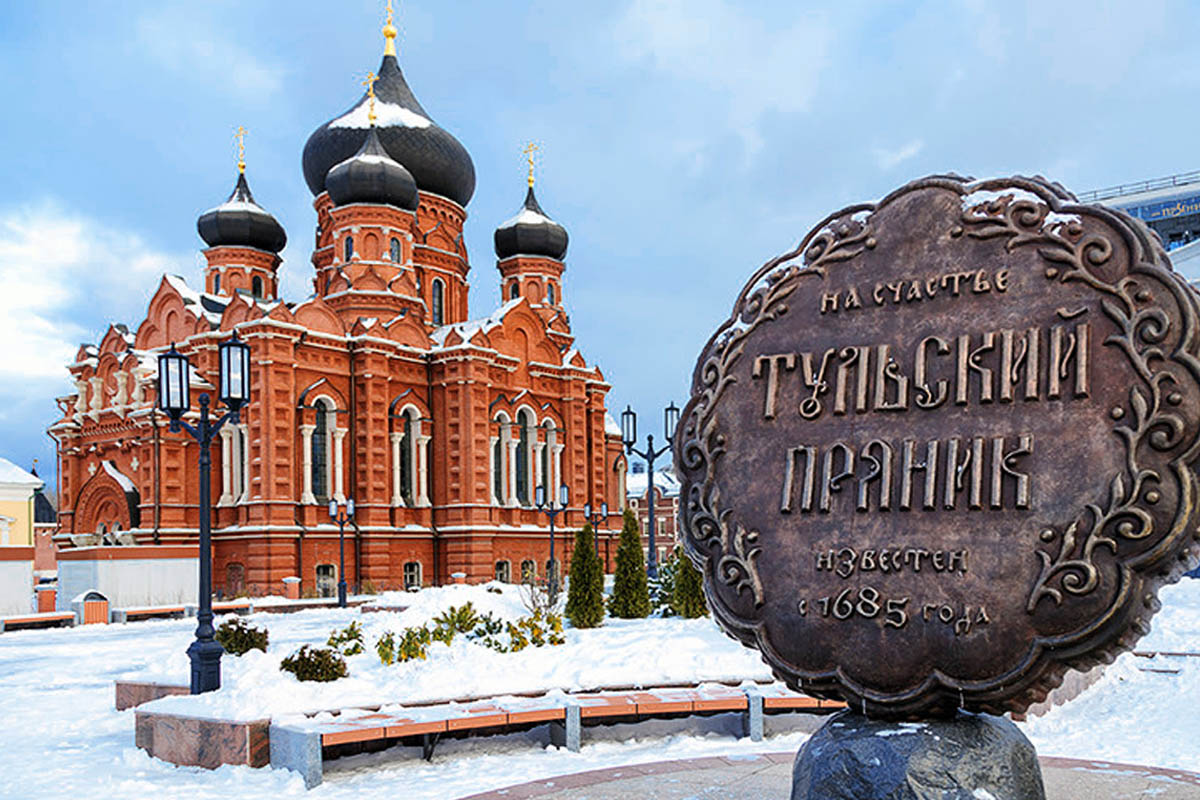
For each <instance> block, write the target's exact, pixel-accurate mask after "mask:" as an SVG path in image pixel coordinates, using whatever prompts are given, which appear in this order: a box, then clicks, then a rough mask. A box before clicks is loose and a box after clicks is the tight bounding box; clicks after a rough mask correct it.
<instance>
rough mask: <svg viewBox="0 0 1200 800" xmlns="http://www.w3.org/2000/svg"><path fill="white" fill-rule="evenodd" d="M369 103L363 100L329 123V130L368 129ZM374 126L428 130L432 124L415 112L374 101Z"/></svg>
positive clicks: (393, 104)
mask: <svg viewBox="0 0 1200 800" xmlns="http://www.w3.org/2000/svg"><path fill="white" fill-rule="evenodd" d="M369 114H370V101H369V100H363V101H362V102H361V103H359V104H358V105H356V106H355V107H354V108H352V109H350V110H349V111H347V112H346V113H345V114H343V115H342V116H340V117H338V118H337V119H335V120H334V121H333V122H330V123H329V127H331V128H369V127H371V120H370V119H368V115H369ZM375 124H376V126H379V127H390V126H400V127H402V128H428V127H429V126H430V125H432V124H433V123H432V122H430V121H429V120H428V119H426V118H425V117H423V116H421V115H420V114H418V113H417V112H415V111H410V110H409V109H407V108H405V107H404V106H398V105H396V104H395V103H385V102H381V101H380V100H379V99H376V100H375Z"/></svg>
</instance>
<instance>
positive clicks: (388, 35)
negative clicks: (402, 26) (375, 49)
mask: <svg viewBox="0 0 1200 800" xmlns="http://www.w3.org/2000/svg"><path fill="white" fill-rule="evenodd" d="M397 33H398V31H397V30H396V26H395V25H393V24H392V0H387V22H385V23H384V24H383V38H384V39H386V40H387V43H386V44H385V45H384V46H383V54H384V55H385V56H394V55H396V34H397Z"/></svg>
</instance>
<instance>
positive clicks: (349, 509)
mask: <svg viewBox="0 0 1200 800" xmlns="http://www.w3.org/2000/svg"><path fill="white" fill-rule="evenodd" d="M346 516H347V517H353V516H354V498H353V497H351V498H350V499H349V500H347V501H346Z"/></svg>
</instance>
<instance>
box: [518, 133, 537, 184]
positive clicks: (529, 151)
mask: <svg viewBox="0 0 1200 800" xmlns="http://www.w3.org/2000/svg"><path fill="white" fill-rule="evenodd" d="M541 149H542V146H541V145H540V144H538V143H537V142H529V143H528V144H526V145H525V147H523V148H522V149H521V152H522V153H524V154H525V160H526V161H528V162H529V186H530V188H533V170H534V167H535V166H536V164H535V163H534V154H535V153H538V152H539V151H540V150H541Z"/></svg>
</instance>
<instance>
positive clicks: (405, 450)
mask: <svg viewBox="0 0 1200 800" xmlns="http://www.w3.org/2000/svg"><path fill="white" fill-rule="evenodd" d="M415 443H416V442H415V439H414V437H413V420H412V416H411V415H410V414H405V415H404V435H403V436H401V437H400V496H401V497H403V498H404V505H406V506H408V507H409V508H412V504H413V491H412V486H413V479H412V475H413V446H414V444H415Z"/></svg>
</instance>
